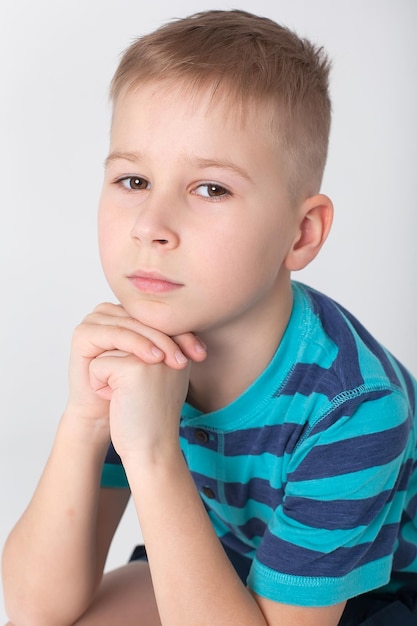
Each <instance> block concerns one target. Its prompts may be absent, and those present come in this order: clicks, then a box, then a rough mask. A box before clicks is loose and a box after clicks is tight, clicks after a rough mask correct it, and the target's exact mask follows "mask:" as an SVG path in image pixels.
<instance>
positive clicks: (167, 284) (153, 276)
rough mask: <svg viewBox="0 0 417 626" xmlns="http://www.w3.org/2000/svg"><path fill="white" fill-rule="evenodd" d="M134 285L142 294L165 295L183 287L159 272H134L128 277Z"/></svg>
mask: <svg viewBox="0 0 417 626" xmlns="http://www.w3.org/2000/svg"><path fill="white" fill-rule="evenodd" d="M128 279H129V280H130V282H131V283H132V285H133V286H134V287H135V288H136V289H137V290H138V291H140V292H141V293H150V294H163V293H169V292H170V291H175V290H177V289H180V288H181V287H183V285H182V284H181V283H177V282H175V281H173V280H171V279H170V278H167V277H166V276H163V275H162V274H159V272H134V273H133V274H130V275H129V276H128Z"/></svg>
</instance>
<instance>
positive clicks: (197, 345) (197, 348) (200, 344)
mask: <svg viewBox="0 0 417 626" xmlns="http://www.w3.org/2000/svg"><path fill="white" fill-rule="evenodd" d="M195 351H196V352H204V353H205V352H207V346H205V345H204V343H203V342H202V341H201V339H198V341H196V342H195Z"/></svg>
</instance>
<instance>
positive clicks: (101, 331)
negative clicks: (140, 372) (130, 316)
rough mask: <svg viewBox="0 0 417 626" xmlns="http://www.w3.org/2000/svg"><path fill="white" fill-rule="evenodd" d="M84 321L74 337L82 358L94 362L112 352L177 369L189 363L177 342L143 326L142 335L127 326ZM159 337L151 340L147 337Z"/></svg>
mask: <svg viewBox="0 0 417 626" xmlns="http://www.w3.org/2000/svg"><path fill="white" fill-rule="evenodd" d="M89 319H90V321H88V322H87V321H84V322H83V323H82V324H80V325H79V326H78V327H77V328H76V330H75V333H74V341H75V342H76V344H77V345H78V346H79V352H81V354H82V356H84V357H86V358H89V359H92V358H95V357H97V356H98V355H99V354H102V353H103V352H107V351H109V350H119V351H122V352H126V353H129V354H133V355H135V356H136V357H137V358H138V359H139V360H140V361H143V362H144V363H149V364H152V363H159V362H162V361H163V362H165V364H166V365H168V366H169V367H172V368H174V369H182V368H183V367H185V366H186V364H187V362H188V359H187V357H186V356H185V355H184V354H183V352H182V351H181V349H180V348H179V346H178V345H177V344H176V343H175V341H174V340H173V339H171V338H170V337H168V336H167V335H164V334H163V333H159V332H158V331H153V329H149V328H148V327H146V326H145V327H143V325H141V328H140V332H137V329H136V328H135V329H132V328H130V327H129V326H132V325H131V324H130V323H128V324H126V325H114V324H113V325H110V324H107V323H91V319H92V316H89ZM142 333H147V334H150V335H155V333H156V340H157V342H156V341H153V339H154V337H150V338H149V337H147V336H145V334H142Z"/></svg>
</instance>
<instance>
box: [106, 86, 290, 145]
mask: <svg viewBox="0 0 417 626" xmlns="http://www.w3.org/2000/svg"><path fill="white" fill-rule="evenodd" d="M135 101H136V103H138V104H139V102H142V107H143V108H142V109H141V110H138V115H141V114H143V113H144V109H146V102H147V101H148V102H149V103H150V102H151V101H153V102H157V103H158V104H160V105H161V104H162V103H166V106H167V107H170V106H171V105H172V103H180V108H181V110H182V112H183V116H184V117H188V116H191V115H195V114H197V113H198V114H199V115H202V116H204V117H206V118H211V119H216V120H218V121H219V122H220V123H221V124H222V125H223V126H224V128H227V129H228V130H235V131H237V132H245V131H246V132H249V133H250V134H252V133H253V132H254V131H256V133H257V134H258V136H259V140H260V141H266V140H268V141H271V142H273V143H275V142H276V141H277V137H278V135H279V130H278V116H277V111H276V106H274V104H273V103H271V102H265V101H261V99H255V98H254V97H253V96H247V97H245V96H244V95H243V94H238V93H236V92H235V91H234V90H233V89H232V88H229V87H228V86H227V85H226V84H225V85H223V84H217V83H213V82H212V81H207V82H204V83H202V84H198V85H197V84H195V83H192V82H186V81H180V82H174V81H168V80H166V79H164V80H162V81H147V82H145V83H143V84H140V85H139V86H133V87H130V88H129V87H128V88H125V89H124V90H122V91H121V92H120V93H119V95H118V96H117V98H116V99H115V101H114V103H113V117H112V128H113V127H114V124H115V121H116V120H117V121H119V120H118V118H122V119H123V118H125V116H126V110H127V109H130V111H131V113H133V115H134V112H135V111H134V102H135ZM132 107H133V108H132ZM177 113H178V111H177Z"/></svg>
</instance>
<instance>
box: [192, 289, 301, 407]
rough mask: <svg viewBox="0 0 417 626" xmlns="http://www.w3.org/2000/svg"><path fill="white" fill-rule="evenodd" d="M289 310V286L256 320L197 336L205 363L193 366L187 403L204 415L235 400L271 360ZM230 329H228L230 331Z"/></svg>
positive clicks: (280, 337) (290, 296)
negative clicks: (202, 343) (201, 342)
mask: <svg viewBox="0 0 417 626" xmlns="http://www.w3.org/2000/svg"><path fill="white" fill-rule="evenodd" d="M291 310H292V291H291V286H290V285H289V286H288V290H287V292H286V293H285V294H284V295H282V294H281V295H280V297H279V299H276V301H273V302H272V303H271V306H270V307H268V308H267V310H266V311H264V313H263V315H259V311H257V314H256V319H250V320H248V319H244V320H241V321H238V322H236V321H234V323H233V326H232V325H230V326H225V327H223V328H222V329H220V330H219V329H217V330H215V331H212V332H210V333H206V334H203V333H201V334H200V336H201V338H202V339H203V341H204V343H205V344H206V346H207V359H206V360H205V361H204V362H202V363H193V365H192V369H191V376H190V387H189V393H188V398H187V401H188V402H189V403H190V404H192V405H193V406H194V407H195V408H196V409H198V410H201V411H203V412H204V413H210V412H212V411H216V410H219V409H221V408H223V407H225V406H227V405H228V404H230V403H231V402H233V400H235V399H236V398H238V397H239V396H240V395H241V394H242V393H243V392H244V391H245V390H246V389H247V388H248V387H249V386H250V385H251V384H252V383H253V382H254V381H255V380H256V379H257V378H258V376H259V375H260V374H261V373H262V372H263V371H264V369H265V368H266V367H267V365H268V364H269V362H270V361H271V359H272V357H273V356H274V354H275V352H276V350H277V348H278V346H279V344H280V342H281V339H282V336H283V334H284V331H285V328H286V326H287V324H288V320H289V318H290V315H291ZM231 326H232V327H231Z"/></svg>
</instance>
